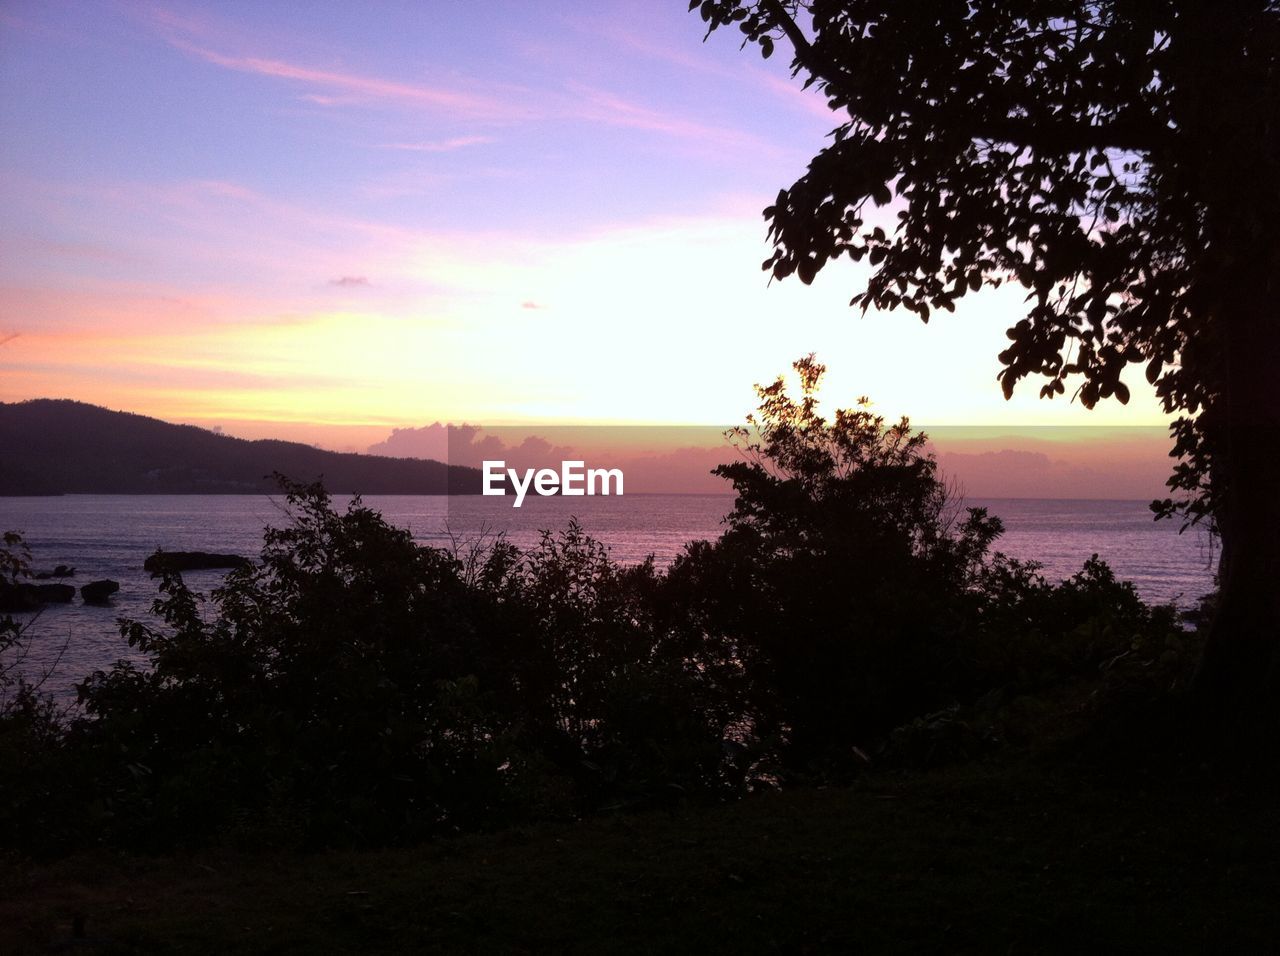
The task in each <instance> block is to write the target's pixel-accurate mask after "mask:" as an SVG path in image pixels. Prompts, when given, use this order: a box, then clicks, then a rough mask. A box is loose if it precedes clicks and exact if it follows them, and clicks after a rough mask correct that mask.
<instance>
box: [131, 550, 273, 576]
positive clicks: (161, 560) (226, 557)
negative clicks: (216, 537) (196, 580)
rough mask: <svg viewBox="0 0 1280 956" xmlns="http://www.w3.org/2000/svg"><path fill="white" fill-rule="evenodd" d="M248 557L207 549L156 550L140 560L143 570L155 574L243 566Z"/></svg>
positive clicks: (246, 562)
mask: <svg viewBox="0 0 1280 956" xmlns="http://www.w3.org/2000/svg"><path fill="white" fill-rule="evenodd" d="M248 563H249V559H248V558H242V557H240V555H238V554H212V553H210V552H208V551H157V552H156V553H155V554H153V555H152V556H151V557H149V558H147V560H146V561H144V562H142V567H143V570H145V571H150V572H151V573H152V574H155V573H157V572H159V571H208V570H212V569H217V568H243V567H245V566H246V565H247V564H248Z"/></svg>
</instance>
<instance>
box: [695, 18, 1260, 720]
mask: <svg viewBox="0 0 1280 956" xmlns="http://www.w3.org/2000/svg"><path fill="white" fill-rule="evenodd" d="M690 9H698V10H699V11H700V14H701V16H702V19H703V20H704V21H706V22H707V24H708V30H709V31H712V30H715V29H717V28H721V27H726V26H730V25H733V26H736V27H737V28H738V29H739V30H740V31H741V32H742V34H743V35H744V36H745V38H746V42H751V43H755V44H757V45H758V46H759V48H760V51H761V53H762V54H763V55H764V56H766V57H767V56H770V55H771V54H772V53H773V52H774V49H775V47H776V44H777V43H778V42H783V41H785V42H787V43H789V45H790V46H791V49H792V53H793V59H792V69H793V73H794V74H796V75H798V76H802V77H803V79H804V84H805V86H806V87H808V86H814V87H816V88H817V90H818V91H819V92H820V93H821V94H822V95H823V96H824V97H825V99H826V101H827V102H828V104H829V105H830V106H831V108H832V110H833V114H832V116H833V122H836V123H838V124H839V125H837V126H836V128H835V130H834V132H833V134H832V137H831V142H830V143H829V144H828V145H827V146H825V147H824V148H822V149H821V150H820V151H819V152H818V153H817V155H816V156H815V157H814V159H813V160H812V162H811V163H810V164H809V167H808V170H807V171H806V172H805V174H804V175H803V176H801V177H800V179H799V180H797V181H796V183H795V184H794V185H793V186H791V187H790V188H789V189H784V190H782V191H781V192H779V194H778V197H777V199H776V200H775V202H774V203H773V204H772V205H771V206H769V208H767V209H766V210H765V216H766V218H767V219H768V220H769V223H770V227H769V234H770V238H771V239H772V240H773V243H774V247H775V248H774V252H773V254H772V255H771V256H770V257H769V259H768V260H766V262H765V263H764V267H765V269H767V270H769V271H770V272H771V273H772V275H773V276H775V277H777V278H785V277H787V276H790V275H793V274H794V275H797V276H799V278H800V279H801V280H802V281H804V282H806V283H807V282H810V281H812V279H813V277H814V275H815V274H816V273H817V272H818V271H819V270H820V269H822V268H823V267H824V266H825V265H826V264H827V263H828V262H830V261H832V260H835V259H840V258H844V257H848V258H850V259H852V260H854V261H866V262H867V263H869V264H870V266H871V267H872V271H871V274H870V278H869V280H868V283H867V286H866V288H865V289H864V290H863V291H861V292H859V293H858V294H857V295H856V296H854V299H853V304H855V305H861V306H862V307H863V308H864V309H866V308H868V307H872V306H874V307H876V308H882V309H893V308H898V307H901V308H905V309H907V310H909V311H912V312H914V313H915V314H917V315H918V316H920V318H922V319H923V320H925V321H928V319H929V317H930V315H931V314H932V312H934V311H936V310H938V309H943V310H946V311H951V310H953V309H954V306H955V303H956V302H957V301H958V300H959V299H961V298H962V297H964V296H965V295H967V294H969V293H970V292H973V291H976V290H978V289H980V288H982V287H983V285H984V284H985V285H999V284H1000V283H1002V282H1004V281H1013V282H1017V283H1018V284H1019V285H1021V286H1022V287H1024V288H1025V289H1026V290H1027V292H1028V296H1027V298H1028V301H1029V303H1030V304H1029V307H1028V311H1027V315H1026V317H1025V318H1024V319H1022V320H1021V321H1019V322H1018V323H1017V324H1016V325H1015V326H1014V327H1013V328H1011V329H1010V330H1009V338H1010V340H1011V341H1010V345H1009V347H1008V348H1007V349H1005V350H1004V351H1003V352H1002V353H1001V354H1000V361H1001V362H1002V363H1003V365H1004V368H1003V369H1002V371H1001V372H1000V379H1001V381H1002V384H1003V387H1004V391H1005V394H1006V396H1007V395H1009V394H1011V393H1012V390H1013V388H1014V386H1015V385H1016V383H1018V382H1019V381H1021V380H1022V379H1024V378H1027V377H1031V376H1043V377H1044V378H1047V379H1048V381H1047V383H1046V384H1045V385H1044V386H1043V387H1042V388H1041V395H1042V396H1048V397H1052V396H1054V395H1060V394H1063V393H1064V392H1065V391H1066V384H1067V382H1068V381H1078V382H1079V385H1078V387H1077V388H1076V389H1075V391H1074V395H1075V396H1076V397H1078V398H1079V399H1080V401H1081V402H1082V403H1083V404H1085V405H1086V406H1089V407H1092V406H1093V405H1094V403H1096V402H1097V401H1099V400H1101V399H1105V398H1109V397H1114V398H1116V399H1118V400H1119V401H1121V402H1127V401H1128V399H1129V388H1128V386H1126V385H1125V384H1124V382H1123V381H1122V373H1123V372H1124V370H1125V369H1126V367H1127V366H1128V365H1130V364H1131V363H1143V364H1144V365H1145V372H1146V377H1147V379H1148V381H1150V382H1151V383H1153V384H1154V385H1155V387H1156V392H1157V394H1158V395H1159V396H1160V398H1161V399H1162V401H1163V402H1164V406H1165V409H1166V410H1167V411H1169V412H1180V413H1181V414H1182V417H1181V418H1180V419H1178V421H1177V422H1176V423H1175V424H1174V425H1173V435H1174V448H1173V454H1174V455H1175V456H1176V457H1178V458H1180V462H1179V464H1178V465H1177V467H1176V468H1175V471H1174V474H1173V477H1172V478H1171V479H1170V482H1169V484H1170V487H1171V488H1172V489H1173V490H1174V491H1175V492H1176V493H1178V494H1179V495H1180V498H1179V499H1178V500H1174V499H1169V500H1166V501H1164V502H1156V503H1154V507H1155V508H1156V509H1157V511H1158V512H1160V513H1163V514H1171V513H1176V512H1182V513H1183V514H1185V515H1186V516H1187V517H1188V518H1189V519H1191V520H1198V519H1200V518H1202V517H1211V518H1212V519H1214V522H1215V524H1216V527H1217V528H1218V529H1219V530H1220V531H1221V533H1222V536H1223V551H1222V558H1221V568H1220V579H1221V585H1222V589H1223V596H1222V601H1221V606H1220V610H1219V614H1218V617H1217V621H1216V622H1215V628H1214V634H1215V636H1214V638H1213V639H1212V640H1211V641H1210V642H1209V645H1208V649H1207V656H1206V659H1205V668H1204V671H1203V680H1202V689H1204V690H1206V691H1208V693H1209V696H1210V697H1211V698H1213V699H1214V700H1213V703H1214V704H1215V705H1216V706H1218V707H1219V708H1220V709H1227V710H1231V709H1234V708H1236V707H1238V706H1239V705H1240V704H1242V703H1245V704H1249V705H1253V706H1261V707H1262V708H1263V709H1265V708H1266V707H1267V704H1266V701H1267V700H1268V699H1273V698H1274V690H1275V680H1276V675H1277V674H1280V668H1277V666H1276V658H1277V654H1280V641H1278V639H1277V635H1280V590H1277V589H1276V588H1275V587H1274V579H1275V574H1276V569H1277V567H1280V496H1277V495H1276V494H1275V477H1274V476H1275V470H1274V469H1275V460H1276V454H1277V449H1280V401H1277V400H1276V397H1275V394H1274V384H1273V383H1274V369H1275V368H1276V367H1277V366H1280V321H1278V320H1277V311H1276V302H1277V300H1280V289H1277V286H1276V283H1277V281H1280V280H1277V276H1280V175H1277V173H1278V172H1280V168H1278V167H1280V161H1278V159H1277V157H1280V141H1278V140H1277V136H1278V135H1280V134H1278V133H1277V130H1278V129H1280V127H1277V124H1276V123H1275V122H1274V121H1273V119H1272V117H1273V116H1274V114H1275V111H1276V103H1277V102H1280V87H1278V86H1277V84H1278V83H1280V70H1278V69H1277V62H1278V61H1280V7H1278V6H1277V5H1276V4H1275V3H1274V2H1272V0H1249V2H1242V3H1235V4H1230V5H1222V4H1194V3H1148V4H1124V3H1117V2H1110V0H1108V2H1098V3H1084V4H1081V3H1074V2H1066V0H1047V2H1045V0H1017V2H1007V0H955V2H940V3H903V2H898V0H759V2H753V0H692V2H691V3H690ZM876 206H878V207H885V209H884V211H883V212H882V213H876V212H873V211H872V207H876ZM1263 635H1266V636H1265V637H1264V636H1263Z"/></svg>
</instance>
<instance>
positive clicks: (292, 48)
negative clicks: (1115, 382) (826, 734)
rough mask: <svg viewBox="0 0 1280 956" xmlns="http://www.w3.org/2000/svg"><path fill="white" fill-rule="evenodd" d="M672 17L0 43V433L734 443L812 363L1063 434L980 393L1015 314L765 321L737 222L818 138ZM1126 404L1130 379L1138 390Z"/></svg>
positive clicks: (1106, 414)
mask: <svg viewBox="0 0 1280 956" xmlns="http://www.w3.org/2000/svg"><path fill="white" fill-rule="evenodd" d="M784 59H785V57H777V58H775V60H774V61H769V62H761V61H759V60H758V59H756V58H755V57H753V56H751V55H748V54H745V53H742V52H740V51H739V50H738V48H737V45H736V44H735V43H733V42H732V39H731V38H729V37H727V36H726V37H712V38H711V40H710V41H709V42H707V43H705V44H704V43H703V40H702V30H701V24H700V21H699V20H698V19H697V18H696V17H695V16H691V15H688V14H686V13H685V12H684V11H683V5H682V4H652V3H647V2H643V0H632V2H625V0H619V2H610V3H602V4H591V5H584V4H581V3H576V2H572V0H559V2H548V3H540V4H536V5H534V4H524V3H494V4H485V5H460V4H457V5H445V6H443V7H440V8H438V9H435V8H433V9H432V10H431V11H430V12H428V11H426V10H425V9H424V8H423V7H421V5H417V4H410V3H389V4H386V5H378V6H375V7H365V6H352V5H340V4H327V5H319V6H315V7H309V8H308V12H307V16H306V18H305V20H300V19H299V16H298V12H297V9H296V7H295V6H293V5H291V4H287V3H283V2H279V3H262V4H253V5H237V6H234V7H233V6H223V5H211V4H191V3H182V2H163V0H162V2H158V3H136V4H135V3H105V4H94V5H86V4H77V3H72V2H58V0H54V2H39V3H37V2H34V0H25V2H24V0H15V2H10V3H8V4H6V6H5V8H4V10H3V11H0V71H2V72H0V83H2V89H3V96H0V127H3V128H4V129H5V130H6V136H5V137H3V139H2V140H0V204H2V205H0V208H3V210H4V212H3V218H4V225H5V228H4V229H3V230H0V400H4V401H13V400H18V399H25V398H33V397H41V396H45V397H69V398H76V399H80V400H84V401H89V402H95V403H98V404H103V405H107V406H109V407H113V408H122V409H127V410H130V411H137V412H142V413H146V414H152V415H156V416H158V417H161V418H166V419H170V420H173V419H180V420H185V421H192V422H196V423H201V424H208V425H219V426H221V427H223V428H225V430H226V431H227V432H228V433H231V434H239V435H244V436H246V437H264V436H267V435H272V436H277V435H278V436H281V437H291V438H297V439H301V440H306V441H310V442H313V443H319V444H323V445H326V446H328V447H339V448H342V447H367V446H368V445H369V444H371V443H373V442H374V441H375V440H376V439H377V438H378V437H379V436H384V435H386V434H387V432H388V430H390V429H392V428H396V427H409V426H412V425H414V424H415V423H419V422H422V421H431V420H436V419H439V420H454V421H463V420H472V421H475V420H484V421H491V422H543V423H548V422H549V423H557V422H648V423H699V422H719V421H736V420H739V419H740V418H741V415H742V413H743V412H745V411H746V410H748V409H749V408H750V407H751V406H752V404H754V402H753V394H752V391H751V385H752V383H754V382H759V381H769V380H771V379H772V378H773V377H774V375H775V374H776V373H777V372H778V371H779V370H781V369H784V368H786V367H787V366H788V364H789V363H790V361H791V360H792V359H794V358H795V357H796V356H798V355H800V354H804V353H807V352H809V351H813V350H817V351H818V352H819V353H820V355H821V357H822V358H823V360H824V361H825V362H826V363H827V364H828V365H829V367H830V369H831V371H830V374H829V376H828V380H827V387H828V389H829V390H830V393H831V394H834V395H838V396H842V397H846V398H848V399H850V400H851V399H852V398H853V397H854V396H857V395H861V394H869V395H871V396H872V397H873V398H874V399H875V400H876V401H877V402H878V403H879V406H878V407H879V408H880V409H881V410H883V411H884V412H885V413H886V414H888V415H890V416H896V415H898V414H902V413H910V414H911V415H912V416H913V417H914V418H916V419H917V420H921V421H929V422H938V423H943V424H959V423H966V422H973V423H986V422H1015V423H1030V422H1039V423H1043V424H1059V423H1078V422H1087V423H1089V424H1103V423H1112V424H1116V423H1128V424H1157V423H1161V422H1163V421H1164V416H1163V415H1162V413H1161V412H1160V410H1159V408H1158V406H1157V404H1156V402H1155V399H1154V397H1153V396H1152V395H1151V393H1150V390H1149V388H1147V387H1146V386H1145V383H1141V382H1140V381H1135V382H1134V388H1133V392H1134V398H1133V401H1131V403H1130V405H1129V406H1128V407H1127V408H1121V407H1120V406H1116V405H1108V406H1105V407H1104V408H1102V409H1100V410H1098V411H1096V412H1095V413H1093V414H1092V415H1087V416H1086V415H1084V414H1083V413H1082V410H1081V409H1080V408H1079V407H1078V406H1071V405H1069V404H1068V403H1065V402H1062V401H1058V402H1056V403H1053V404H1050V403H1044V402H1040V401H1038V400H1037V399H1036V398H1035V394H1034V389H1025V390H1024V392H1025V393H1026V394H1020V395H1018V396H1015V399H1014V401H1013V402H1012V403H1005V402H1004V401H1003V399H1002V398H1001V396H1000V391H999V388H998V387H997V385H996V383H995V372H996V370H997V363H996V359H995V355H996V353H997V352H998V351H999V350H1000V349H1001V348H1002V347H1003V342H1004V336H1003V330H1004V329H1005V328H1006V327H1008V325H1010V324H1011V323H1012V322H1013V321H1014V320H1015V319H1016V318H1017V317H1018V316H1020V315H1021V311H1022V305H1023V303H1022V300H1021V295H1020V293H1019V292H1018V291H1017V290H1014V289H1001V290H995V291H992V292H990V293H983V294H982V295H978V296H974V297H972V298H971V299H966V300H965V304H964V306H963V307H962V308H961V309H960V310H959V314H957V315H956V316H954V317H952V316H947V317H940V318H938V319H937V320H935V321H934V322H933V323H932V324H931V325H930V326H929V327H928V328H925V327H923V326H922V325H920V323H919V322H918V321H917V320H915V319H914V318H913V317H911V316H906V315H894V316H877V315H871V316H868V317H867V318H866V319H861V318H859V317H858V316H857V315H856V314H854V313H852V312H850V310H849V309H848V306H847V302H848V297H849V295H850V294H851V292H852V291H854V288H855V287H856V285H857V284H858V281H859V275H860V273H859V271H858V269H857V268H855V267H853V266H849V267H848V268H845V269H835V268H833V269H829V270H827V273H824V275H823V276H822V277H820V279H819V281H818V282H817V283H815V285H814V286H813V287H804V286H801V285H799V284H798V283H782V284H777V285H773V286H769V285H768V284H767V282H766V280H765V276H764V275H763V273H761V272H760V270H759V263H760V261H761V260H762V259H763V258H764V256H765V254H766V252H767V249H766V242H765V235H764V225H763V222H762V220H761V217H760V210H761V208H762V207H763V206H764V205H766V204H767V202H768V201H769V200H770V199H771V198H772V196H773V195H774V194H775V193H776V190H777V189H778V187H780V186H783V185H786V184H788V183H790V182H791V181H792V180H793V179H794V178H795V177H796V176H797V175H798V174H799V173H800V172H801V171H802V170H803V167H804V164H805V163H806V162H807V160H808V158H809V157H810V156H811V155H812V153H813V152H814V150H815V149H816V148H818V146H820V145H821V143H822V141H823V136H824V135H825V134H826V133H827V132H828V131H829V130H830V129H831V128H832V127H833V126H834V125H835V124H836V119H835V117H834V116H833V115H832V114H830V113H828V111H827V109H826V107H825V105H824V104H823V103H822V102H821V100H820V98H819V97H818V96H817V95H816V94H814V93H812V92H809V93H806V92H803V91H801V90H800V89H799V87H798V84H796V83H794V82H793V81H791V80H790V78H789V77H788V75H787V69H786V64H785V62H781V61H782V60H784ZM1136 378H1137V379H1139V380H1140V378H1141V376H1140V375H1139V376H1136Z"/></svg>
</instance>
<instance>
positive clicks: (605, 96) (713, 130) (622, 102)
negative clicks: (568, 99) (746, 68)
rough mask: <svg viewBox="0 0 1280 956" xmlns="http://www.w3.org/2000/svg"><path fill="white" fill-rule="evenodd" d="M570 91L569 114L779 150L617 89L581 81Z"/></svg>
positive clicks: (720, 143) (715, 143) (717, 143)
mask: <svg viewBox="0 0 1280 956" xmlns="http://www.w3.org/2000/svg"><path fill="white" fill-rule="evenodd" d="M569 91H570V93H572V94H573V95H574V97H575V103H574V105H573V106H572V107H571V108H570V110H569V118H573V119H578V120H586V121H589V122H596V123H604V124H607V125H610V126H621V127H625V128H629V129H639V130H645V131H647V132H651V133H661V134H665V135H667V136H672V137H676V138H679V139H687V140H692V141H695V142H697V143H700V144H702V145H706V146H711V147H714V148H736V149H747V148H750V149H755V150H761V151H769V152H775V151H776V147H774V146H773V145H772V144H770V143H766V142H764V141H763V140H761V139H760V138H759V137H757V136H753V135H752V134H750V133H746V132H743V131H741V130H736V129H732V128H730V127H727V126H712V125H708V124H706V123H700V122H698V121H697V120H690V119H685V118H684V117H681V116H678V115H675V114H672V113H668V112H664V111H662V110H656V109H653V108H651V107H648V106H645V105H644V104H642V103H637V102H635V101H633V100H629V99H627V98H626V97H623V96H619V95H618V94H616V93H610V92H607V91H605V90H599V89H594V88H592V87H586V86H579V85H572V86H570V87H569Z"/></svg>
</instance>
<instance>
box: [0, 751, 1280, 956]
mask: <svg viewBox="0 0 1280 956" xmlns="http://www.w3.org/2000/svg"><path fill="white" fill-rule="evenodd" d="M1278 823H1280V811H1277V809H1276V808H1275V806H1274V801H1273V800H1270V799H1268V795H1267V794H1265V793H1261V792H1258V791H1256V790H1254V791H1248V790H1238V789H1233V788H1231V787H1228V786H1225V785H1222V784H1217V785H1215V784H1213V783H1211V782H1209V781H1207V780H1204V779H1199V780H1198V779H1196V775H1195V774H1189V775H1188V779H1186V780H1181V781H1179V782H1176V783H1175V782H1170V781H1169V780H1168V779H1161V780H1157V779H1153V778H1145V779H1144V778H1137V779H1133V778H1130V779H1128V780H1125V781H1123V782H1118V781H1114V780H1109V779H1107V778H1106V777H1105V776H1100V775H1099V774H1098V772H1097V771H1091V772H1089V773H1085V772H1083V771H1072V770H1069V769H1064V768H1063V767H1062V766H1061V765H1057V766H1055V767H1048V766H1042V765H1036V764H1030V763H1023V764H1018V765H1016V766H1012V767H1009V766H1005V767H999V768H985V769H984V768H967V769H964V770H959V771H948V772H939V773H933V774H916V775H910V776H883V775H881V776H876V777H871V778H868V779H867V780H866V781H865V782H863V783H862V784H860V785H859V786H856V787H854V788H851V789H842V790H836V789H831V790H816V791H814V790H810V791H795V792H791V793H787V794H782V795H768V796H763V797H759V798H756V799H752V800H748V801H745V802H743V803H741V804H738V805H734V806H727V807H719V808H697V809H686V810H677V811H670V812H665V811H664V812H653V813H649V814H644V815H636V816H627V817H614V818H609V819H599V820H591V821H587V822H584V823H579V824H573V825H561V826H551V825H547V826H540V827H536V828H531V829H526V830H519V831H510V832H505V833H500V834H493V835H484V836H470V837H462V838H458V839H453V840H447V841H441V842H438V843H435V844H431V845H428V846H424V847H420V848H417V849H411V850H395V851H379V852H360V853H354V852H352V853H329V854H321V855H312V856H302V855H296V854H281V853H260V854H245V853H236V854H231V853H227V852H212V851H210V852H205V853H201V854H199V855H194V856H184V857H168V858H163V859H143V858H121V857H111V856H100V855H91V854H86V855H82V856H79V857H75V858H72V859H70V860H65V861H62V862H59V863H56V864H50V865H40V866H36V865H30V864H18V865H11V866H9V867H8V868H7V873H6V875H5V876H4V877H3V878H0V880H2V882H0V952H44V951H48V950H49V948H50V946H51V945H52V946H54V947H55V948H58V949H61V948H67V949H69V950H70V951H76V952H135V951H137V952H174V953H179V952H183V953H185V952H196V953H263V952H270V953H325V952H477V953H480V952H517V953H520V952H555V953H561V952H565V953H588V952H600V951H608V952H646V953H649V952H701V951H733V952H785V953H794V952H826V951H838V952H847V951H857V952H895V953H940V952H949V953H984V954H985V953H1037V952H1054V953H1079V952H1082V951H1087V950H1090V949H1092V950H1094V951H1100V952H1153V953H1154V952H1161V953H1168V952H1224V953H1225V952H1250V953H1261V952H1274V951H1276V950H1277V947H1280V913H1277V911H1276V908H1275V905H1274V904H1275V899H1274V895H1275V887H1277V886H1280V852H1278V851H1280V827H1278V825H1277V824H1278ZM77 915H81V916H83V917H85V923H84V934H85V936H86V937H88V941H77V942H74V943H72V942H71V941H70V940H71V936H72V921H73V919H74V917H76V916H77Z"/></svg>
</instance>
